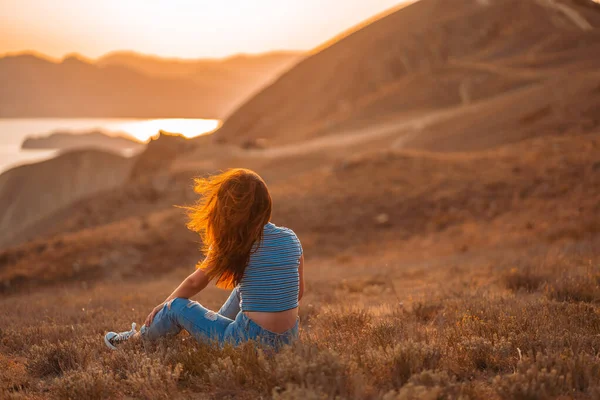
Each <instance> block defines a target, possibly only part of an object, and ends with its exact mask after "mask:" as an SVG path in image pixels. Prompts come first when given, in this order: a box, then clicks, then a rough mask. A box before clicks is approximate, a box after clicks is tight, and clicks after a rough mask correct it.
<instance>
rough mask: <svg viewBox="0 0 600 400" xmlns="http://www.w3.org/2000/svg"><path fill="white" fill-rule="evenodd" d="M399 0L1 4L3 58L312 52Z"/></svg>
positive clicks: (0, 0) (35, 0) (32, 0)
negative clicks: (23, 53)
mask: <svg viewBox="0 0 600 400" xmlns="http://www.w3.org/2000/svg"><path fill="white" fill-rule="evenodd" d="M401 2H402V0H210V1H209V0H0V54H2V53H7V52H18V51H24V50H33V51H37V52H40V53H44V54H47V55H50V56H53V57H57V58H58V57H62V56H64V55H65V54H68V53H72V52H76V53H80V54H83V55H84V56H88V57H97V56H99V55H102V54H104V53H107V52H109V51H113V50H122V49H127V50H134V51H137V52H141V53H151V54H158V55H161V56H168V57H184V58H197V57H223V56H227V55H230V54H233V53H240V52H244V53H258V52H264V51H270V50H277V49H303V50H304V49H306V50H308V49H312V48H314V47H316V46H318V45H319V44H321V43H322V42H324V41H326V40H328V39H330V38H331V37H333V36H335V35H337V34H339V33H340V32H342V31H344V30H346V29H348V28H350V27H352V26H353V25H356V24H358V23H360V22H362V21H363V20H365V19H367V18H369V17H372V16H373V15H375V14H378V13H380V12H382V11H385V10H387V9H389V8H391V7H394V6H395V5H397V4H399V3H401Z"/></svg>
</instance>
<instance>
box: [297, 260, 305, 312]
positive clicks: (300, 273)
mask: <svg viewBox="0 0 600 400" xmlns="http://www.w3.org/2000/svg"><path fill="white" fill-rule="evenodd" d="M298 278H299V280H300V290H299V291H298V301H300V300H302V296H303V295H304V254H302V255H301V256H300V264H299V265H298Z"/></svg>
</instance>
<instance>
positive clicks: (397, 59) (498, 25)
mask: <svg viewBox="0 0 600 400" xmlns="http://www.w3.org/2000/svg"><path fill="white" fill-rule="evenodd" d="M599 15H600V11H599V9H598V7H596V5H595V4H593V3H591V2H585V1H581V0H561V1H559V0H557V1H537V0H525V1H523V0H518V1H517V0H503V1H490V2H479V1H475V0H460V1H452V2H448V1H438V0H423V1H420V2H417V3H416V4H413V5H411V6H408V7H406V8H404V9H401V10H399V11H396V12H395V13H393V14H392V15H389V16H387V17H385V18H383V19H381V20H378V21H376V22H374V23H373V24H371V25H369V26H367V27H365V28H363V29H361V30H359V31H357V32H355V33H353V34H351V35H349V36H347V37H346V38H344V39H343V40H341V41H340V42H338V43H335V44H333V45H331V46H330V47H328V48H325V49H323V50H322V51H321V52H319V53H317V54H314V55H313V56H311V57H309V58H307V59H305V60H304V61H302V62H301V63H299V64H298V65H297V66H296V67H294V68H293V69H291V70H290V71H289V72H288V73H286V74H284V75H283V76H282V77H281V78H280V79H278V80H277V81H276V82H275V83H274V84H273V85H271V86H270V87H268V88H267V89H265V90H264V91H263V92H261V93H260V94H258V95H257V96H255V97H254V98H252V99H251V100H250V101H248V102H247V103H246V104H244V105H243V106H242V107H240V108H239V109H238V110H237V111H236V112H235V113H234V114H233V115H231V117H230V118H228V120H227V121H226V122H225V124H224V125H223V127H222V129H221V130H220V131H219V132H218V133H217V136H218V137H219V138H220V140H227V141H231V142H237V143H239V142H242V141H244V140H247V139H255V138H266V139H268V140H269V142H271V143H272V144H273V145H278V144H287V143H299V142H302V141H304V140H306V139H308V138H313V137H315V136H322V135H325V134H328V133H339V132H345V131H348V130H355V129H357V128H360V127H365V126H370V125H373V124H377V123H378V122H380V121H381V120H387V119H395V118H397V117H398V115H401V114H405V113H411V112H423V111H431V110H436V109H441V108H451V107H456V106H460V105H465V104H471V103H475V102H477V101H481V100H485V99H489V98H493V97H496V96H499V95H504V94H507V93H510V92H512V91H514V90H515V89H519V88H523V87H527V86H530V85H534V84H535V85H543V84H547V85H549V87H553V88H557V89H558V90H563V89H568V88H569V84H570V82H569V79H566V77H572V76H573V75H568V74H573V73H574V71H578V72H581V71H588V72H589V71H595V70H597V68H598V67H599V66H600V60H598V57H596V56H595V54H597V53H598V49H599V48H600V47H599V46H600V34H599V33H598V29H596V28H595V27H597V26H599V21H600V17H599ZM582 27H583V28H584V29H582ZM533 66H535V67H534V68H532V67H533ZM560 75H563V76H564V77H565V79H560V80H558V79H553V78H556V77H557V76H560ZM593 82H595V81H594V80H591V81H590V82H589V84H590V85H591V84H593ZM292 94H293V95H292ZM571 106H572V107H574V108H579V107H584V106H585V103H583V102H578V101H573V102H572V103H571ZM498 112H499V113H502V110H498ZM506 117H510V115H503V116H502V118H506Z"/></svg>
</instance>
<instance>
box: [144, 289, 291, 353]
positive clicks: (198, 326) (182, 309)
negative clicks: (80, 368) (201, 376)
mask: <svg viewBox="0 0 600 400" xmlns="http://www.w3.org/2000/svg"><path fill="white" fill-rule="evenodd" d="M169 303H170V307H168V304H165V305H164V306H163V308H162V310H160V311H159V312H158V313H157V314H156V316H155V317H154V320H153V321H152V324H151V325H150V326H149V327H147V326H143V327H142V329H141V334H142V337H144V338H147V339H150V340H153V339H158V338H160V337H164V336H170V335H176V334H178V333H179V332H181V330H182V329H185V330H186V331H188V332H189V334H190V335H192V336H193V337H194V338H195V339H196V340H197V341H198V342H205V343H218V344H219V345H223V344H224V343H231V344H233V345H237V344H240V343H242V342H247V341H248V340H255V341H257V342H259V343H261V344H264V345H267V346H271V347H275V348H278V347H280V346H282V345H285V344H290V343H292V341H294V339H296V338H297V337H298V322H297V321H296V325H294V327H293V328H291V329H290V330H288V331H286V332H284V333H275V332H271V331H268V330H266V329H263V328H262V327H260V325H258V324H257V323H255V322H254V321H252V320H251V319H250V318H248V317H247V316H246V315H245V314H244V313H243V312H241V310H240V296H239V292H238V289H237V288H235V289H233V290H232V292H231V295H230V296H229V298H228V299H227V301H226V302H225V304H223V306H222V307H221V309H220V310H219V312H218V313H215V312H214V311H211V310H209V309H207V308H205V307H203V306H202V305H200V303H198V302H197V301H192V300H189V299H183V298H176V299H173V300H171V301H170V302H169Z"/></svg>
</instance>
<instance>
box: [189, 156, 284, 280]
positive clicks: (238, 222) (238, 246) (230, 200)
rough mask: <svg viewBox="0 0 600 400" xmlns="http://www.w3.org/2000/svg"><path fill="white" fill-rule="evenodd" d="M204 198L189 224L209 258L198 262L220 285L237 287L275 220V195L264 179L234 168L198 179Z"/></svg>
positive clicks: (191, 213)
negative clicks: (253, 254) (272, 197)
mask: <svg viewBox="0 0 600 400" xmlns="http://www.w3.org/2000/svg"><path fill="white" fill-rule="evenodd" d="M194 191H195V192H196V193H198V194H199V195H200V199H199V200H198V202H197V204H196V205H195V206H193V207H189V208H188V210H189V212H188V216H189V218H190V220H189V222H188V224H187V226H188V228H189V229H190V230H192V231H194V232H198V233H199V234H200V238H201V239H202V242H203V248H202V250H203V252H204V253H205V254H206V259H205V260H204V261H203V262H202V263H200V264H198V266H197V268H201V269H202V270H203V271H204V272H205V273H206V274H207V276H208V278H209V279H210V280H213V279H216V284H217V286H218V287H221V288H224V289H231V288H234V287H235V286H236V285H237V284H238V283H239V282H240V281H241V280H242V277H243V276H244V271H245V270H246V266H247V265H248V261H249V259H250V255H251V254H252V252H253V251H254V250H255V249H256V247H257V246H258V244H259V243H260V242H261V241H262V237H263V228H264V226H265V224H267V223H268V222H269V220H270V219H271V208H272V202H271V195H270V194H269V189H268V188H267V185H266V183H265V182H264V181H263V179H262V178H261V177H260V176H259V175H258V174H257V173H256V172H253V171H250V170H247V169H241V168H238V169H230V170H228V171H226V172H223V173H221V174H219V175H213V176H210V177H208V178H199V179H196V180H195V187H194Z"/></svg>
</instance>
